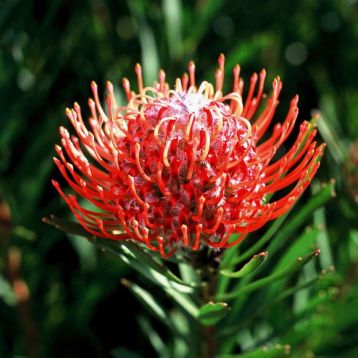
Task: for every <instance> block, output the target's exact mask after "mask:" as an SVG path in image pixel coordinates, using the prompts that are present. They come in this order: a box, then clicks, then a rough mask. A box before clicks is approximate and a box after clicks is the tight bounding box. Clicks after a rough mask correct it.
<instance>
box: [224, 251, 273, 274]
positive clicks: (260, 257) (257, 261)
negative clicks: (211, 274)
mask: <svg viewBox="0 0 358 358" xmlns="http://www.w3.org/2000/svg"><path fill="white" fill-rule="evenodd" d="M267 257H268V252H267V251H263V252H260V253H259V254H257V255H254V256H253V257H252V258H251V260H250V261H249V262H248V263H247V264H245V265H244V266H243V267H242V268H241V269H240V270H239V271H236V272H231V271H228V270H221V271H220V274H221V275H223V276H227V277H232V278H242V277H244V276H246V275H248V274H250V273H252V272H254V271H255V270H256V269H257V268H258V267H260V266H261V265H262V264H263V263H264V262H265V261H266V259H267Z"/></svg>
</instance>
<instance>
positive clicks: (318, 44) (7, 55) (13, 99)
mask: <svg viewBox="0 0 358 358" xmlns="http://www.w3.org/2000/svg"><path fill="white" fill-rule="evenodd" d="M357 37H358V11H357V2H356V1H355V0H339V1H338V0H336V1H333V0H317V1H311V0H301V1H279V0H274V1H254V0H251V1H246V0H243V1H234V0H231V1H229V0H228V1H220V0H217V1H215V0H211V1H210V0H197V1H192V0H190V1H184V0H182V1H180V0H163V1H159V0H157V1H149V0H148V1H144V0H133V1H103V0H88V1H84V0H79V1H59V0H48V1H19V0H7V1H1V3H0V198H1V200H2V202H3V204H2V205H7V206H9V208H10V211H11V227H10V229H11V238H10V243H9V242H7V240H6V228H9V227H8V226H7V225H8V224H9V223H8V222H7V221H6V217H5V219H3V225H2V231H0V235H1V246H0V248H1V253H2V257H4V256H5V253H6V252H7V250H8V247H9V245H11V246H16V247H17V248H18V249H19V250H20V251H21V254H22V264H21V276H22V277H23V278H24V280H25V281H26V282H27V284H28V287H29V289H30V292H31V302H30V307H28V313H29V315H30V316H31V320H32V322H33V324H34V326H35V328H36V333H35V336H36V337H37V340H38V342H39V343H38V346H39V347H40V354H41V356H44V357H55V356H58V357H88V356H100V357H101V356H107V355H108V354H109V353H108V352H110V351H111V350H112V349H114V348H118V347H124V348H123V349H125V350H127V353H126V354H127V355H128V357H137V356H136V355H133V356H130V355H129V353H128V351H133V352H136V353H137V354H139V356H140V355H142V356H143V357H150V356H155V353H154V351H153V349H152V348H151V346H150V344H149V342H148V339H147V338H146V334H145V333H143V331H142V330H141V328H140V325H139V323H138V316H139V313H140V312H141V311H142V308H141V306H140V305H139V303H138V302H137V301H136V300H135V299H134V297H132V296H131V294H130V293H129V292H128V291H127V290H126V289H125V288H123V287H122V286H121V285H120V283H119V280H120V278H122V277H124V276H125V277H128V276H129V277H133V279H134V280H139V281H140V282H142V281H143V279H142V278H140V277H136V276H135V275H134V274H133V273H132V272H131V271H130V270H129V269H128V267H126V266H125V265H124V264H122V263H120V262H118V261H117V260H115V259H113V258H112V257H108V256H107V255H104V254H101V253H98V252H96V251H95V250H94V249H93V247H92V246H90V245H89V244H88V243H87V242H86V241H84V240H83V239H79V238H75V237H66V236H65V235H64V234H63V233H61V232H60V231H56V230H55V229H54V228H53V227H49V226H47V225H45V224H43V223H42V222H41V218H42V217H43V216H48V215H49V214H51V213H54V214H56V215H58V216H62V217H66V216H69V210H68V209H67V208H66V207H65V205H64V203H63V202H62V201H61V200H60V199H59V197H58V195H57V194H56V192H55V190H54V188H53V187H52V186H51V184H50V179H51V178H56V179H57V180H60V181H61V178H60V175H59V174H58V172H57V170H55V168H54V165H53V163H52V156H53V155H54V149H53V145H54V144H55V143H56V142H58V130H57V128H58V127H59V126H60V125H66V126H68V121H67V119H66V118H65V115H64V109H65V107H67V106H71V105H72V103H73V101H75V100H76V101H78V102H79V103H80V104H81V105H82V108H84V111H85V113H88V112H86V111H87V110H86V109H85V108H86V103H87V98H88V97H89V96H90V87H89V84H90V81H91V80H95V81H96V82H97V83H98V84H99V85H100V87H101V88H104V84H105V80H107V79H109V80H111V81H112V82H113V83H114V84H115V87H116V88H119V85H120V81H121V78H122V77H123V76H126V77H128V78H129V79H131V80H134V77H135V76H134V71H133V67H134V65H135V63H136V62H141V63H142V65H143V68H144V74H145V80H146V81H147V83H151V82H152V81H153V80H154V78H155V76H156V73H157V71H158V69H159V68H160V67H163V68H164V69H166V71H167V74H168V82H169V83H170V84H173V83H174V80H175V77H176V76H178V75H180V74H181V73H182V72H183V71H185V70H186V66H187V62H188V61H189V60H191V59H193V60H194V61H196V65H197V66H196V67H197V72H198V77H199V79H201V80H203V79H206V80H208V81H213V80H214V70H215V68H216V66H217V64H216V61H217V56H218V54H219V53H221V52H223V53H224V54H225V55H226V59H227V79H228V78H230V72H229V69H230V71H231V68H232V66H233V65H234V64H235V63H236V62H238V63H240V64H241V67H242V70H243V72H242V73H243V76H244V78H245V79H246V80H248V79H249V76H250V74H251V73H252V72H253V71H259V70H260V69H261V68H262V67H265V68H266V70H267V71H268V78H269V81H270V80H272V79H273V77H274V76H275V75H277V74H279V75H280V76H281V78H282V79H283V83H284V87H283V92H282V95H281V104H280V107H279V110H278V113H277V119H278V120H282V119H283V116H284V114H285V111H287V108H288V103H289V100H290V99H291V98H292V97H293V96H294V95H295V94H296V93H299V95H300V117H299V118H300V119H301V120H303V119H309V118H310V115H311V110H312V109H320V110H321V112H322V120H321V125H320V129H321V134H322V137H323V138H321V139H320V140H322V141H323V140H324V141H326V142H327V143H328V150H327V152H326V153H327V154H326V156H325V158H324V159H323V162H322V167H321V169H320V171H319V174H318V177H319V178H320V180H322V181H328V180H329V179H330V178H332V177H334V178H335V179H336V180H337V189H336V191H337V194H338V198H337V199H335V200H334V201H333V202H331V203H330V204H329V205H328V206H327V208H326V211H325V215H326V216H325V218H326V219H325V220H326V224H327V230H326V231H325V232H326V233H327V235H328V238H329V242H330V246H331V247H330V248H329V253H328V254H327V252H326V257H329V258H330V255H332V256H333V263H334V264H335V266H336V267H337V277H338V279H337V280H338V286H339V287H340V289H341V290H342V291H343V292H345V296H344V295H343V296H342V297H340V298H339V299H337V302H336V303H335V304H334V305H333V308H331V311H330V313H329V314H330V316H329V319H331V320H328V321H329V323H328V326H327V327H328V328H325V329H327V330H331V331H330V332H332V334H331V335H329V334H327V335H326V336H324V335H323V336H322V337H320V338H319V342H318V343H317V342H314V344H312V342H311V343H310V341H307V340H305V341H304V342H303V343H301V344H303V345H305V344H306V346H305V347H306V348H307V350H313V351H315V350H318V352H319V353H318V355H317V356H319V357H328V356H331V357H338V356H339V357H351V356H352V357H353V356H354V354H358V353H357V350H356V348H355V346H356V343H357V338H358V336H357V332H358V326H357V321H355V322H354V320H353V322H351V320H348V318H347V322H348V323H347V324H341V325H340V326H337V324H336V323H335V321H334V319H332V317H331V316H333V317H334V315H335V311H334V310H335V307H340V308H339V309H341V308H342V307H346V310H347V311H343V312H345V314H346V315H347V317H349V316H350V314H349V309H350V307H349V300H348V298H351V297H356V293H357V288H356V287H355V286H354V282H355V281H356V279H357V276H358V266H357V264H358V226H357V221H358V220H357V199H355V200H356V201H355V200H354V196H357V194H358V188H357V179H354V177H355V178H357V175H358V174H357V172H358V171H357V161H356V163H355V164H354V162H353V161H352V160H351V159H349V158H350V154H349V148H350V146H351V144H352V143H353V142H354V141H355V140H357V137H358V89H357V65H358V51H357ZM269 86H270V85H269V82H268V83H267V87H266V89H267V90H269V88H270V87H269ZM355 155H356V156H357V153H355ZM354 180H355V182H354ZM305 198H306V197H305ZM305 198H303V201H302V202H304V200H305ZM5 203H6V204H5ZM0 267H1V270H2V271H4V269H5V263H4V261H1V260H0ZM2 277H3V278H4V280H6V279H5V276H2ZM0 285H3V288H2V289H1V290H0V291H1V294H0V356H2V357H10V356H16V355H17V356H19V355H24V354H26V345H25V344H24V332H23V329H22V325H21V317H19V312H18V311H17V310H16V309H15V307H14V306H13V305H12V304H11V303H10V301H11V299H9V298H6V297H10V296H11V293H9V292H6V290H7V289H8V288H7V286H6V285H4V284H3V281H0ZM5 286H6V287H5ZM347 297H348V298H347ZM9 300H10V301H9ZM339 300H340V301H339ZM8 301H9V302H8ZM347 302H348V303H347ZM355 302H356V301H355ZM166 304H167V302H166V301H165V299H163V305H166ZM339 312H341V311H339ZM355 312H357V310H355ZM353 314H354V313H353ZM350 318H351V317H350ZM357 318H358V317H357ZM282 319H283V320H284V317H282ZM322 319H323V320H324V319H328V318H327V317H326V316H324V313H322ZM154 325H155V323H154ZM113 327H115V329H113ZM155 327H156V325H155ZM325 327H326V326H325ZM156 328H157V329H158V332H159V333H160V335H162V336H163V338H164V339H166V338H168V337H167V333H166V332H165V330H164V329H163V327H161V326H159V325H158V327H156ZM322 347H324V349H323V348H322ZM123 349H122V353H121V354H122V355H121V356H125V355H124V353H123ZM322 349H323V350H322ZM354 352H355V353H354ZM133 354H134V353H133ZM298 356H299V355H298Z"/></svg>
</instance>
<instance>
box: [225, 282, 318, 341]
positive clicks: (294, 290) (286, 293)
mask: <svg viewBox="0 0 358 358" xmlns="http://www.w3.org/2000/svg"><path fill="white" fill-rule="evenodd" d="M321 277H322V276H318V275H317V276H316V277H314V278H313V279H310V280H307V281H305V282H303V283H301V284H298V285H296V286H294V287H291V288H289V289H287V290H285V291H283V292H282V293H280V294H279V295H278V296H277V297H275V299H274V300H272V301H270V302H268V303H265V304H264V305H261V306H259V307H257V308H256V309H255V312H254V313H253V314H250V315H248V316H246V317H245V318H244V319H243V320H242V321H241V322H240V323H239V324H235V325H233V326H230V327H226V328H224V329H222V330H220V332H219V336H220V337H224V336H232V335H233V334H235V333H237V332H239V331H240V330H241V329H243V328H244V327H247V325H248V324H249V322H250V321H252V320H253V319H255V317H257V316H259V315H260V313H262V311H265V310H267V309H269V308H270V307H272V306H274V305H276V304H278V303H279V302H281V301H283V300H285V299H286V298H288V297H290V296H292V295H294V294H295V293H297V292H299V291H300V290H303V289H306V288H307V287H310V286H311V285H313V284H314V283H315V282H317V281H318V280H319V279H320V278H321Z"/></svg>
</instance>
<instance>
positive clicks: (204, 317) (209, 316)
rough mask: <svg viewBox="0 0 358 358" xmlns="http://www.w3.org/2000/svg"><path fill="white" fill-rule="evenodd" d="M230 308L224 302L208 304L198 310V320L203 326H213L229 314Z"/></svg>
mask: <svg viewBox="0 0 358 358" xmlns="http://www.w3.org/2000/svg"><path fill="white" fill-rule="evenodd" d="M229 310H230V306H229V305H228V304H227V303H225V302H215V303H214V302H209V303H207V304H205V305H204V306H201V307H200V308H199V312H198V320H199V321H200V323H201V324H202V325H204V326H213V325H214V324H216V323H218V322H219V321H220V320H221V319H223V318H224V317H225V316H226V315H227V314H228V312H229Z"/></svg>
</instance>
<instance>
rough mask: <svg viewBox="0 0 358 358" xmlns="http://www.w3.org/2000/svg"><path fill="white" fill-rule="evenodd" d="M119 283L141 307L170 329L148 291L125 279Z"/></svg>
mask: <svg viewBox="0 0 358 358" xmlns="http://www.w3.org/2000/svg"><path fill="white" fill-rule="evenodd" d="M121 283H122V284H123V285H124V286H125V287H127V288H128V289H129V290H130V291H131V292H132V293H133V295H134V296H135V297H136V298H137V299H138V300H139V301H140V302H141V303H142V304H143V306H144V307H145V308H146V309H147V310H148V311H149V312H150V313H151V314H153V315H154V316H155V317H156V318H157V319H158V320H159V321H161V322H162V323H164V324H165V325H166V326H169V327H170V328H172V327H171V326H170V324H169V322H170V321H169V320H168V319H167V315H166V313H165V311H164V310H163V308H162V307H161V306H159V304H158V302H157V301H156V300H155V299H154V297H153V296H152V295H151V294H150V293H149V292H148V291H146V290H144V289H143V288H142V287H140V286H138V285H137V284H135V283H133V282H130V281H128V280H126V279H122V280H121Z"/></svg>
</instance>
